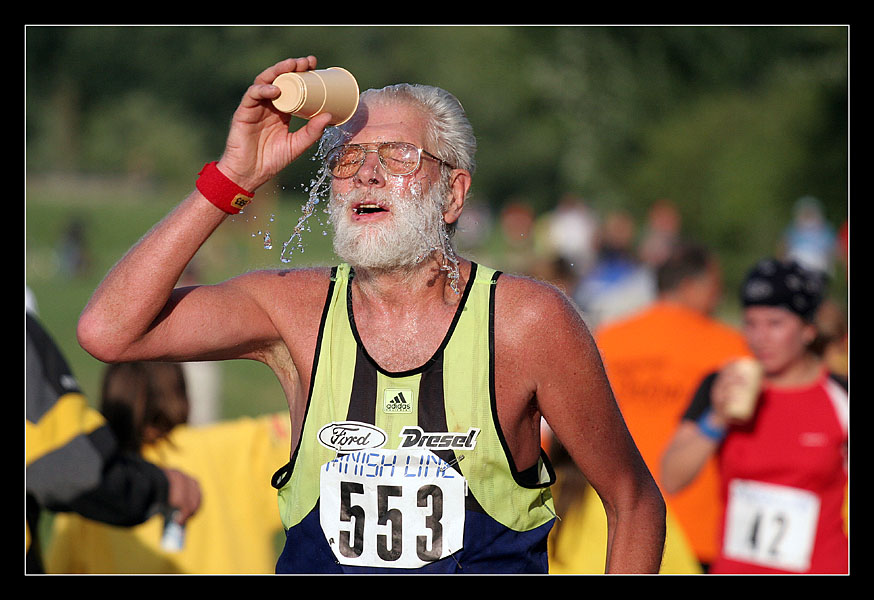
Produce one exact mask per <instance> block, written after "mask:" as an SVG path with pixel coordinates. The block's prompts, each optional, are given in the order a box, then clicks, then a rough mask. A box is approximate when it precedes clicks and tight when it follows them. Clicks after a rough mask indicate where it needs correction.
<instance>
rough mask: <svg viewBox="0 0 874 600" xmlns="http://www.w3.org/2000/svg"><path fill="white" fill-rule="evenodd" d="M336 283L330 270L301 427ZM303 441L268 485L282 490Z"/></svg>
mask: <svg viewBox="0 0 874 600" xmlns="http://www.w3.org/2000/svg"><path fill="white" fill-rule="evenodd" d="M336 283H337V267H332V268H331V277H330V280H329V283H328V293H327V296H326V297H325V304H324V306H323V307H322V318H321V320H320V321H319V334H318V336H317V337H316V350H315V352H314V353H313V368H312V369H311V370H310V385H309V391H308V392H307V404H306V408H304V413H303V420H302V421H301V424H302V425H305V424H306V421H307V415H308V414H309V412H310V404H312V401H313V389H314V388H315V387H316V370H317V369H318V367H319V355H320V354H321V352H322V337H323V336H324V334H325V323H326V322H327V320H328V312H329V311H330V308H331V299H332V298H333V297H334V287H335V285H336ZM302 440H303V436H302V435H301V436H300V437H299V438H298V440H297V445H296V446H295V447H294V451H293V452H292V454H291V459H290V460H289V461H288V463H286V464H285V465H284V466H282V467H281V468H279V469H278V470H277V471H276V472H275V473H274V474H273V477H272V478H271V479H270V485H272V486H273V487H274V488H276V489H277V490H279V489H282V487H283V486H284V485H285V484H286V483H287V482H288V478H289V477H290V476H291V471H292V469H293V468H294V463H295V462H297V454H298V451H299V450H300V444H301V441H302Z"/></svg>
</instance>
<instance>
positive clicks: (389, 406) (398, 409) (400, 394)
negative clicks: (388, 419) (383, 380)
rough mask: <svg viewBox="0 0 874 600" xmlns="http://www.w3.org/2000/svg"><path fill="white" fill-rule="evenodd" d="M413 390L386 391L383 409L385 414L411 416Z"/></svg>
mask: <svg viewBox="0 0 874 600" xmlns="http://www.w3.org/2000/svg"><path fill="white" fill-rule="evenodd" d="M412 397H413V393H412V391H411V390H397V389H395V390H385V397H384V399H383V403H382V409H383V412H385V413H392V414H409V413H412V412H413V405H412Z"/></svg>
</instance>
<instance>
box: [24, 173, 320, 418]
mask: <svg viewBox="0 0 874 600" xmlns="http://www.w3.org/2000/svg"><path fill="white" fill-rule="evenodd" d="M186 193H187V190H184V189H183V190H157V189H154V188H152V187H150V186H146V185H143V186H133V185H131V184H130V183H127V184H121V183H107V182H105V181H96V182H95V181H87V180H83V179H81V178H77V179H75V180H62V179H52V180H31V181H28V185H27V198H26V207H25V284H26V285H27V286H28V287H29V288H30V289H31V291H32V292H33V294H34V295H35V297H36V301H37V306H38V310H39V316H40V318H41V319H42V321H43V322H44V324H45V325H46V327H47V328H48V329H49V330H50V332H51V333H52V335H53V336H54V337H55V339H56V341H57V342H58V344H59V345H60V346H61V349H62V350H63V352H64V354H65V355H66V356H67V359H68V361H69V362H70V365H71V368H72V369H73V372H74V373H75V375H76V376H77V378H78V379H79V381H80V384H81V385H82V387H83V390H84V391H85V393H86V395H87V396H88V397H89V399H90V400H91V402H92V404H95V405H96V403H97V400H98V397H97V395H98V393H99V389H100V379H101V377H102V372H103V368H104V365H103V364H102V363H101V362H100V361H97V360H96V359H94V358H93V357H92V356H90V355H89V354H87V353H86V352H85V351H84V350H82V348H81V347H80V346H79V344H78V342H77V341H76V333H75V329H76V322H77V320H78V317H79V314H80V313H81V311H82V309H83V308H84V306H85V304H86V303H87V302H88V299H89V297H90V296H91V294H92V293H93V292H94V290H95V288H96V287H97V285H98V284H99V282H100V280H101V279H102V278H103V276H104V275H105V274H106V272H107V271H108V270H109V269H110V268H111V267H112V266H113V264H115V263H116V262H117V261H118V260H119V259H120V258H121V257H122V256H123V255H124V253H125V252H126V251H127V250H128V249H129V248H130V247H131V246H132V245H133V244H134V243H136V241H137V240H138V239H139V238H140V237H142V236H143V235H144V234H145V233H146V232H147V231H148V230H149V229H150V228H151V227H152V226H153V225H154V224H155V223H157V222H158V221H159V220H160V219H161V218H162V217H163V216H164V215H166V214H167V213H168V212H169V211H170V210H172V208H173V207H174V206H175V205H176V204H177V202H178V201H179V200H181V199H182V198H183V197H184V195H185V194H186ZM305 201H306V198H305V196H304V195H303V194H302V193H301V194H293V193H289V192H287V191H285V190H282V189H277V190H274V191H271V190H267V191H266V192H263V191H262V192H259V195H258V197H256V205H255V206H254V208H253V209H251V210H249V211H247V213H246V214H242V213H241V214H240V215H236V216H234V217H230V218H229V219H228V220H227V221H226V222H225V223H224V224H223V225H222V227H221V228H220V229H219V231H218V232H216V234H215V235H214V236H213V237H212V238H210V240H208V242H207V243H206V244H205V245H204V246H203V247H202V248H201V250H200V252H199V253H198V255H197V256H196V257H195V264H196V266H197V269H198V274H197V277H198V280H199V281H200V282H201V283H216V282H218V281H222V280H224V279H226V278H228V277H232V276H234V275H237V274H239V273H242V272H245V271H246V270H251V269H255V268H266V267H294V266H311V265H315V264H328V263H330V262H332V261H333V260H334V259H333V255H332V252H331V250H330V242H329V239H330V236H329V235H323V232H325V231H327V226H326V225H324V223H326V216H325V215H324V214H323V213H322V211H321V210H317V211H316V214H314V216H313V217H311V218H310V220H309V221H308V222H307V223H308V225H309V227H310V231H307V232H305V235H304V237H303V242H304V249H305V251H304V252H303V253H300V252H297V253H295V254H292V255H291V262H289V263H283V262H282V261H281V260H280V253H281V248H282V244H283V242H285V240H287V239H288V238H289V237H290V235H291V233H292V231H293V229H294V226H295V225H296V224H297V221H298V219H299V218H300V215H301V207H302V206H303V204H304V202H305ZM74 221H79V222H80V223H81V224H82V227H83V231H84V236H83V237H84V247H85V252H86V253H87V257H88V264H87V267H86V268H85V269H84V270H83V271H82V272H81V273H75V272H73V269H71V268H70V267H69V266H68V265H67V264H66V262H65V261H66V260H67V259H69V258H70V257H71V256H72V253H71V252H70V251H68V250H67V249H66V248H65V246H64V245H63V243H62V240H63V239H64V232H65V230H66V229H67V228H68V226H69V224H70V223H71V222H74ZM266 231H269V232H270V236H271V238H272V240H273V248H272V249H269V250H268V249H265V245H264V241H263V238H264V235H265V232H266ZM221 369H222V383H223V394H222V413H221V415H222V417H225V418H233V417H236V416H240V415H255V414H259V413H263V412H268V411H275V410H284V409H285V407H286V403H285V398H284V396H283V394H282V390H281V388H280V386H279V383H278V382H277V381H276V379H275V377H274V376H273V374H272V372H271V371H270V370H269V369H268V368H267V367H265V366H264V365H262V364H260V363H255V362H252V361H228V362H224V363H222V366H221Z"/></svg>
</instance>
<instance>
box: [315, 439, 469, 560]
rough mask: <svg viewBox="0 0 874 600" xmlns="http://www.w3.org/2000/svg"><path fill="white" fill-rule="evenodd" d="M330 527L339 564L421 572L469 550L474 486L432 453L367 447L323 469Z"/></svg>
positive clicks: (324, 521) (326, 527)
mask: <svg viewBox="0 0 874 600" xmlns="http://www.w3.org/2000/svg"><path fill="white" fill-rule="evenodd" d="M320 490H321V501H320V502H321V504H320V515H321V525H322V530H323V532H324V534H325V538H326V539H327V540H328V544H329V545H330V547H331V549H332V550H333V552H334V556H335V557H336V558H337V560H338V561H339V562H340V563H341V564H344V565H356V566H363V567H393V568H418V567H422V566H424V565H427V564H428V563H431V562H433V561H435V560H439V559H441V558H444V557H446V556H449V555H450V554H452V553H453V552H457V551H458V550H460V549H461V547H462V542H463V539H464V497H465V494H466V492H467V485H466V482H465V480H464V477H462V476H461V475H460V474H459V473H458V472H457V471H455V470H454V469H452V468H451V467H450V466H449V465H448V464H447V463H446V462H445V461H443V460H442V459H441V458H439V457H438V456H437V455H435V454H434V453H433V452H431V451H429V450H427V449H424V448H404V449H400V450H389V449H365V450H361V451H358V452H351V453H349V454H344V455H342V456H339V457H337V458H336V459H334V460H332V461H330V462H328V463H326V464H325V465H323V466H322V469H321V477H320Z"/></svg>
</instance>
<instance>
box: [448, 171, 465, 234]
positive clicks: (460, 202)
mask: <svg viewBox="0 0 874 600" xmlns="http://www.w3.org/2000/svg"><path fill="white" fill-rule="evenodd" d="M471 179H472V178H471V175H470V172H469V171H467V170H466V169H453V170H452V173H451V174H450V180H449V197H448V198H447V202H446V206H445V208H444V209H443V219H444V220H445V221H446V222H447V223H454V222H455V221H457V220H458V218H459V217H460V216H461V211H462V210H464V201H465V200H466V199H467V192H468V190H469V189H470V184H471Z"/></svg>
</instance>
